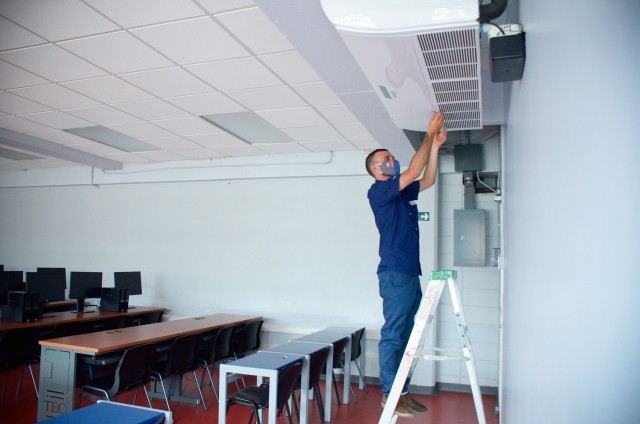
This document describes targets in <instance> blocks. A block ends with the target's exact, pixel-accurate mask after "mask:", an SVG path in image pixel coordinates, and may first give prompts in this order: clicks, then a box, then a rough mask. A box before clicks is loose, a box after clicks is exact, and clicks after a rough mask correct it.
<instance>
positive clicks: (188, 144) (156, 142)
mask: <svg viewBox="0 0 640 424" xmlns="http://www.w3.org/2000/svg"><path fill="white" fill-rule="evenodd" d="M146 142H147V143H149V144H151V145H153V146H156V147H159V148H161V149H163V150H177V149H180V150H183V149H201V147H200V145H198V144H196V143H194V142H193V141H189V140H187V139H185V138H182V137H167V138H154V139H153V140H147V141H146Z"/></svg>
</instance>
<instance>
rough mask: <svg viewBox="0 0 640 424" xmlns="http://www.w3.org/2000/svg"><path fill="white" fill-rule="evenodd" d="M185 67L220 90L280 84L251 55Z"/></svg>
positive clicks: (280, 82)
mask: <svg viewBox="0 0 640 424" xmlns="http://www.w3.org/2000/svg"><path fill="white" fill-rule="evenodd" d="M186 68H187V69H188V70H189V71H191V72H193V73H194V74H196V75H197V76H199V77H200V78H202V79H203V80H205V81H207V82H208V83H209V84H211V85H213V86H214V87H215V88H217V89H218V90H220V91H229V90H240V89H243V88H255V87H269V86H272V85H282V81H280V80H279V79H278V78H277V77H276V76H275V75H274V74H273V73H272V72H271V71H269V69H268V68H267V67H266V66H264V65H263V64H262V63H260V62H259V61H258V60H256V59H255V58H253V57H247V58H242V59H230V60H223V61H220V62H210V63H203V64H199V65H189V66H186Z"/></svg>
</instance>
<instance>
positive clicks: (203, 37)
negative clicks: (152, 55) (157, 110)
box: [131, 16, 249, 65]
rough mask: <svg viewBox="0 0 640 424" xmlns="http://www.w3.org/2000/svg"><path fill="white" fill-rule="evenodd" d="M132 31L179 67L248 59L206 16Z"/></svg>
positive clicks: (235, 42)
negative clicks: (223, 60) (240, 58)
mask: <svg viewBox="0 0 640 424" xmlns="http://www.w3.org/2000/svg"><path fill="white" fill-rule="evenodd" d="M131 32H132V33H133V34H134V35H136V36H137V37H140V38H141V39H142V40H144V41H145V42H146V43H148V44H149V45H151V46H153V47H154V48H155V49H157V50H158V51H160V52H162V53H163V54H165V55H166V56H167V57H169V58H171V59H172V60H173V61H175V62H176V63H177V64H181V65H184V64H189V63H201V62H210V61H214V60H222V59H232V58H237V57H245V56H249V52H247V51H246V49H245V48H244V47H242V45H240V43H238V42H237V41H236V40H235V39H233V38H232V37H231V36H230V35H229V34H228V33H227V32H226V31H224V30H223V29H222V28H221V27H220V26H219V25H218V24H217V23H215V22H214V21H213V20H212V19H211V18H210V17H208V16H205V17H202V18H195V19H189V20H185V21H180V22H172V23H168V24H160V25H154V26H150V27H144V28H139V29H134V30H131Z"/></svg>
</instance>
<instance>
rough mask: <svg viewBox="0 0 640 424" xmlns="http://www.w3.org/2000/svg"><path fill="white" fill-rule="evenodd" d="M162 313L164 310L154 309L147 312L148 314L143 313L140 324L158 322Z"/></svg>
mask: <svg viewBox="0 0 640 424" xmlns="http://www.w3.org/2000/svg"><path fill="white" fill-rule="evenodd" d="M163 314H164V311H154V312H149V313H148V314H144V316H143V317H142V320H141V322H140V323H141V324H142V325H144V324H155V323H156V322H160V321H162V315H163Z"/></svg>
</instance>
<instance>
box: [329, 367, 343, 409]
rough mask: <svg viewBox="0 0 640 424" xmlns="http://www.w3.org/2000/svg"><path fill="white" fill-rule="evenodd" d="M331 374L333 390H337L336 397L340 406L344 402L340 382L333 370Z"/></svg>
mask: <svg viewBox="0 0 640 424" xmlns="http://www.w3.org/2000/svg"><path fill="white" fill-rule="evenodd" d="M331 374H333V390H334V391H335V392H336V399H337V400H338V406H340V405H341V404H342V401H341V400H340V392H338V383H336V375H335V373H334V372H333V370H332V371H331Z"/></svg>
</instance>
